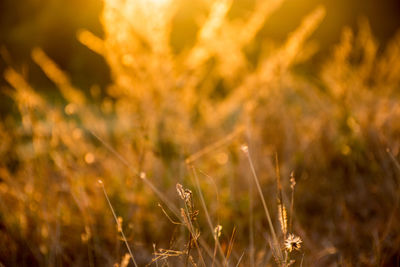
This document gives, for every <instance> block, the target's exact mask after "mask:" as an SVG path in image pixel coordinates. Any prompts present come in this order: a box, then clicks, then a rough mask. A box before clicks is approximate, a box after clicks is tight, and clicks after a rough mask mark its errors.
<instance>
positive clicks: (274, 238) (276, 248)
mask: <svg viewBox="0 0 400 267" xmlns="http://www.w3.org/2000/svg"><path fill="white" fill-rule="evenodd" d="M242 151H243V152H244V153H245V155H246V157H247V159H248V162H249V165H250V169H251V172H252V174H253V178H254V181H255V183H256V187H257V190H258V193H259V195H260V198H261V202H262V205H263V207H264V212H265V215H266V216H267V220H268V225H269V228H270V231H271V235H272V238H273V240H274V243H275V246H276V247H275V248H274V250H276V252H278V253H279V254H278V256H279V258H280V259H281V260H282V252H281V250H280V249H279V243H278V238H277V237H276V233H275V229H274V225H273V224H272V220H271V216H270V213H269V211H268V207H267V203H266V201H265V198H264V195H263V192H262V189H261V185H260V182H259V179H258V176H257V173H256V170H255V168H254V165H253V161H252V159H251V156H250V153H249V148H248V146H247V145H244V146H242Z"/></svg>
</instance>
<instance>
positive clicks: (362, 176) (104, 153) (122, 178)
mask: <svg viewBox="0 0 400 267" xmlns="http://www.w3.org/2000/svg"><path fill="white" fill-rule="evenodd" d="M204 2H205V3H207V6H206V10H207V12H206V14H207V16H205V17H203V18H200V19H199V22H198V28H197V30H196V31H194V33H193V36H194V38H193V42H191V43H188V44H187V45H186V46H185V47H184V48H182V49H178V48H177V47H176V45H174V44H173V42H172V41H171V40H172V37H173V36H172V34H171V33H172V32H174V31H173V30H174V29H175V28H176V27H177V25H176V24H175V20H174V18H175V16H176V13H177V12H178V7H177V5H174V4H171V1H168V0H164V1H161V0H160V1H155V0H153V1H147V2H145V1H135V0H126V1H123V0H104V3H103V9H102V11H101V23H102V27H103V31H104V36H101V37H100V36H97V35H96V34H94V33H92V32H91V31H89V30H86V29H81V30H80V31H78V32H77V34H76V38H77V39H78V40H79V41H80V42H81V43H82V44H83V45H85V46H86V47H87V53H93V52H95V53H96V54H98V55H100V56H101V57H102V58H104V60H105V61H106V62H107V65H108V67H109V70H110V75H111V83H110V84H109V85H108V86H107V87H106V88H105V90H102V89H101V88H100V87H99V86H98V85H96V81H92V84H93V86H91V87H90V90H81V89H80V88H78V87H77V86H76V85H75V84H74V83H73V82H72V80H71V77H70V76H69V74H68V73H67V72H65V71H63V70H62V69H61V68H60V67H59V66H58V65H57V64H56V63H55V62H54V61H53V60H52V58H51V57H50V56H49V55H48V54H47V53H46V50H45V49H43V48H41V47H37V48H34V49H33V50H32V53H31V58H30V59H27V60H31V61H33V62H34V63H35V64H36V65H37V66H38V67H39V68H40V69H41V71H42V72H43V74H45V75H46V76H47V79H48V80H49V81H51V82H52V84H53V90H54V91H53V92H52V94H51V95H50V94H43V93H41V92H40V90H38V88H35V86H34V84H33V83H32V82H31V81H30V77H29V75H26V73H25V72H24V71H23V70H21V69H19V68H17V67H15V66H13V65H12V64H11V63H10V64H9V66H8V67H7V68H6V70H5V71H4V73H2V75H3V76H4V80H5V81H6V84H5V85H4V86H2V88H3V89H2V91H3V93H4V94H5V96H4V97H7V98H8V99H9V101H12V103H13V104H12V105H14V106H15V107H16V110H17V111H18V112H16V113H10V114H9V115H8V116H4V119H2V120H1V121H0V140H1V141H0V265H1V266H400V223H399V221H400V208H399V202H400V163H399V153H400V104H399V103H400V90H399V89H400V33H399V34H397V35H396V36H394V37H393V39H392V40H391V41H390V42H389V43H388V44H387V45H385V46H382V45H379V44H378V42H377V41H376V39H375V38H374V35H373V33H372V31H371V29H370V26H369V23H368V20H366V19H365V20H360V23H359V26H358V28H357V29H352V28H350V27H347V28H345V29H344V30H343V32H342V35H341V38H340V41H339V42H338V43H337V44H335V45H334V47H333V48H332V49H331V51H330V52H329V55H328V57H327V58H326V59H325V60H324V61H323V62H322V63H321V64H318V65H317V66H316V67H314V68H312V71H303V70H304V67H302V66H304V64H307V62H309V61H310V60H312V57H313V55H315V53H316V52H317V50H318V46H317V44H316V43H315V42H313V41H312V40H310V36H311V35H312V34H313V33H314V31H315V30H316V29H317V28H318V26H319V25H320V23H321V22H322V20H323V19H324V16H325V14H326V12H327V10H326V8H325V7H324V6H316V7H315V9H314V10H313V11H312V12H311V13H309V14H308V15H307V16H306V17H304V18H303V20H302V22H301V23H300V24H299V25H298V27H297V28H296V29H295V30H294V31H292V32H290V33H288V34H287V38H286V39H285V40H284V41H283V42H281V43H273V42H270V41H268V40H260V37H259V36H258V33H259V31H260V29H261V28H262V26H263V24H264V22H265V21H266V20H267V19H268V17H269V16H270V15H271V14H273V13H274V12H275V11H276V10H277V9H278V8H279V7H280V5H281V4H282V3H283V1H282V0H271V1H256V2H255V6H254V7H253V8H252V9H251V10H250V11H249V12H248V13H246V14H244V15H242V16H240V17H237V18H236V19H231V18H229V16H228V12H229V10H230V7H231V5H232V1H231V0H217V1H204ZM132 14H135V16H132ZM10 57H11V56H10V55H9V53H8V52H7V49H6V48H4V47H3V48H2V50H1V58H2V60H4V61H5V62H11V60H9V58H10ZM87 79H88V80H90V77H87ZM53 94H57V95H58V96H59V97H58V98H54V97H53ZM2 97H3V96H2Z"/></svg>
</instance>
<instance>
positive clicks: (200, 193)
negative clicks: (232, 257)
mask: <svg viewBox="0 0 400 267" xmlns="http://www.w3.org/2000/svg"><path fill="white" fill-rule="evenodd" d="M190 168H191V170H192V172H193V176H194V179H195V182H196V189H197V192H198V194H199V196H200V201H201V205H202V206H203V209H204V212H205V214H206V219H207V223H208V226H209V227H210V230H211V233H212V234H213V237H214V240H215V243H216V244H217V247H218V250H219V252H220V253H221V256H222V259H223V261H224V266H226V265H227V262H226V258H225V255H224V252H223V251H222V248H221V244H220V243H219V240H218V238H217V237H216V236H215V234H214V227H213V224H212V222H211V218H210V214H209V213H208V209H207V206H206V202H205V200H204V197H203V193H202V191H201V188H200V183H199V178H198V176H197V172H196V169H195V167H194V166H193V165H191V166H190Z"/></svg>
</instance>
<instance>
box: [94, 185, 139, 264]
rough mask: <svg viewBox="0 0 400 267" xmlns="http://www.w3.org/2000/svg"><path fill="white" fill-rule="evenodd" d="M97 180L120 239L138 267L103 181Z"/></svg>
mask: <svg viewBox="0 0 400 267" xmlns="http://www.w3.org/2000/svg"><path fill="white" fill-rule="evenodd" d="M98 182H99V184H100V185H101V188H102V189H103V192H104V196H105V197H106V199H107V203H108V206H109V207H110V209H111V212H112V214H113V216H114V219H115V222H116V223H117V226H118V230H119V231H120V232H121V235H122V239H123V240H124V242H125V245H126V248H127V249H128V251H129V254H130V255H131V258H132V261H133V264H134V265H135V267H138V265H137V264H136V261H135V258H134V257H133V253H132V250H131V248H130V247H129V244H128V241H127V239H126V236H125V234H124V230H122V225H120V222H119V221H118V217H117V215H116V214H115V211H114V208H113V206H112V205H111V201H110V199H109V198H108V195H107V192H106V188H105V187H104V183H103V181H101V180H99V181H98Z"/></svg>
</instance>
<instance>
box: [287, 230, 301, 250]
mask: <svg viewBox="0 0 400 267" xmlns="http://www.w3.org/2000/svg"><path fill="white" fill-rule="evenodd" d="M302 242H303V241H302V240H301V238H300V237H299V236H295V235H294V234H289V235H288V237H287V238H286V240H285V248H286V250H287V251H289V252H291V251H292V250H293V249H296V250H299V249H300V247H301V243H302Z"/></svg>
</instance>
